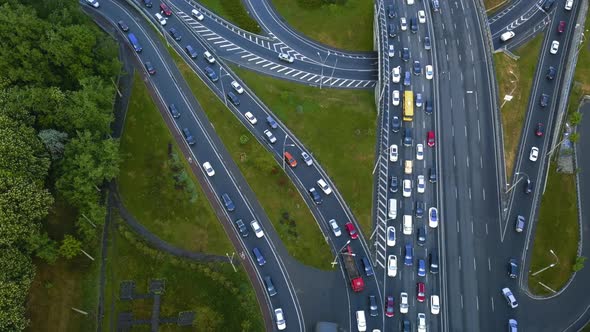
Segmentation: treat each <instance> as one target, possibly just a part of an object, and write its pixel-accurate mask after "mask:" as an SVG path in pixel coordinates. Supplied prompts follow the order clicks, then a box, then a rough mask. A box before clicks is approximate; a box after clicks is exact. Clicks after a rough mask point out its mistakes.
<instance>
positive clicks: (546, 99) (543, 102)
mask: <svg viewBox="0 0 590 332" xmlns="http://www.w3.org/2000/svg"><path fill="white" fill-rule="evenodd" d="M540 104H541V107H547V105H549V95H548V94H546V93H543V94H541V103H540Z"/></svg>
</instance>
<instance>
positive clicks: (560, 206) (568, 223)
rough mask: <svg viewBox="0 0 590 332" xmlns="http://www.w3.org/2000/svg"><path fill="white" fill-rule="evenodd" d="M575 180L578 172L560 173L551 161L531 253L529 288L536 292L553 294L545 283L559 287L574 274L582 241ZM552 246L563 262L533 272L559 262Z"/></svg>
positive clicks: (557, 289) (551, 286)
mask: <svg viewBox="0 0 590 332" xmlns="http://www.w3.org/2000/svg"><path fill="white" fill-rule="evenodd" d="M575 181H576V178H575V174H564V173H558V172H556V166H555V163H553V164H552V165H551V167H550V169H549V176H548V178H547V188H546V190H545V194H544V195H543V198H542V199H541V208H540V209H539V219H538V220H537V225H536V230H535V235H534V236H535V237H534V242H533V249H532V250H533V251H532V255H531V265H530V266H531V268H530V270H531V273H530V274H529V289H530V290H531V292H532V293H533V294H537V295H551V294H552V293H553V292H551V291H550V290H548V289H547V288H546V287H544V286H543V285H541V283H542V284H544V285H546V286H547V287H549V288H551V289H553V290H555V291H559V290H560V289H561V288H562V287H563V286H564V285H565V283H566V282H567V281H568V280H569V278H570V277H571V275H572V267H573V264H574V262H575V259H576V254H577V248H578V241H579V227H578V213H577V211H578V210H577V196H576V186H575ZM550 250H553V252H554V253H555V255H557V257H558V258H559V264H557V265H555V266H554V267H553V268H549V269H547V270H545V271H543V272H540V273H538V274H536V275H535V276H533V275H532V274H534V273H536V272H538V271H539V270H541V269H543V268H544V267H547V266H549V265H550V264H552V263H556V259H555V258H554V256H553V255H552V254H551V252H550Z"/></svg>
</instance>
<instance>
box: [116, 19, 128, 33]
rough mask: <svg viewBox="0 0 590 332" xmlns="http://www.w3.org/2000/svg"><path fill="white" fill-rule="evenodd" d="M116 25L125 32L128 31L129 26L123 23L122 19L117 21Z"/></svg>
mask: <svg viewBox="0 0 590 332" xmlns="http://www.w3.org/2000/svg"><path fill="white" fill-rule="evenodd" d="M117 25H118V26H119V28H120V29H121V30H123V31H125V32H127V31H129V26H128V25H127V24H125V22H123V21H119V22H117Z"/></svg>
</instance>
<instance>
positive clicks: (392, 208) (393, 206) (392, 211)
mask: <svg viewBox="0 0 590 332" xmlns="http://www.w3.org/2000/svg"><path fill="white" fill-rule="evenodd" d="M387 217H388V218H390V219H395V218H397V199H395V198H390V199H389V210H388V212H387Z"/></svg>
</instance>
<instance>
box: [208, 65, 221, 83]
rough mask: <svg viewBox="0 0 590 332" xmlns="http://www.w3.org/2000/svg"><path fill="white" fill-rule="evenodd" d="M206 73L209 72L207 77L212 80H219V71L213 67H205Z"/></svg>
mask: <svg viewBox="0 0 590 332" xmlns="http://www.w3.org/2000/svg"><path fill="white" fill-rule="evenodd" d="M205 74H207V77H209V79H210V80H211V81H212V82H217V81H218V80H219V77H217V73H216V72H215V71H214V70H213V69H211V67H205Z"/></svg>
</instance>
